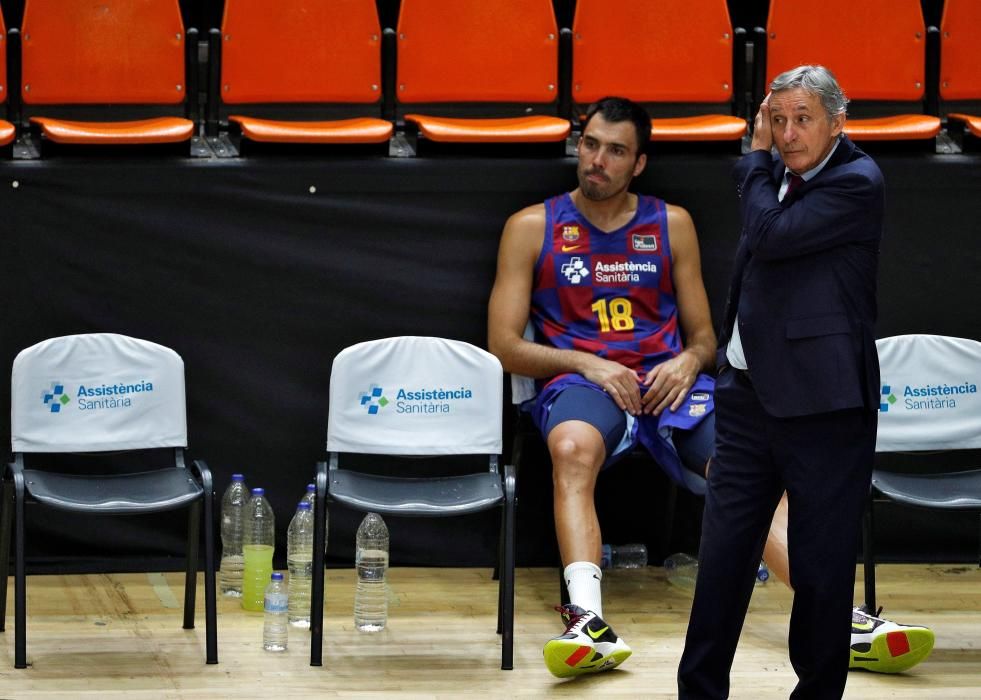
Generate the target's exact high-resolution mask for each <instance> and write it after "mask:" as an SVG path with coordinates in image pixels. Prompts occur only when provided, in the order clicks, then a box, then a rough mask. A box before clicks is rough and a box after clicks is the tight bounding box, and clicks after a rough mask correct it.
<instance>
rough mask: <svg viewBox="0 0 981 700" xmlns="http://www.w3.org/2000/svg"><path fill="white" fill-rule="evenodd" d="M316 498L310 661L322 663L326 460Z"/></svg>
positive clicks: (321, 465)
mask: <svg viewBox="0 0 981 700" xmlns="http://www.w3.org/2000/svg"><path fill="white" fill-rule="evenodd" d="M316 486H317V491H316V497H315V498H314V502H313V580H312V581H311V584H310V665H311V666H322V665H323V654H324V557H325V556H326V549H327V520H326V517H325V515H326V512H327V463H326V462H319V463H318V464H317V476H316Z"/></svg>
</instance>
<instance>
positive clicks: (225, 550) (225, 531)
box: [218, 474, 249, 598]
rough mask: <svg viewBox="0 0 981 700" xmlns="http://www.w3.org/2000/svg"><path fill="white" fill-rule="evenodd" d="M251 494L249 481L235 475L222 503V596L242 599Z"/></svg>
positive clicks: (220, 580) (220, 581) (239, 475)
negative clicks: (243, 546) (244, 553)
mask: <svg viewBox="0 0 981 700" xmlns="http://www.w3.org/2000/svg"><path fill="white" fill-rule="evenodd" d="M248 501H249V490H248V488H247V487H246V485H245V477H244V476H242V475H241V474H232V483H230V484H229V485H228V488H227V489H225V495H224V496H222V499H221V566H220V574H219V577H218V582H219V585H220V586H221V592H222V595H226V596H233V597H235V598H240V597H241V596H242V566H243V564H244V561H243V557H242V534H243V532H244V530H245V504H246V503H248Z"/></svg>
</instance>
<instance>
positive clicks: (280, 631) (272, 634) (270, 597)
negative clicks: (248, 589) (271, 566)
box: [262, 571, 289, 651]
mask: <svg viewBox="0 0 981 700" xmlns="http://www.w3.org/2000/svg"><path fill="white" fill-rule="evenodd" d="M262 602H263V610H265V620H264V622H263V625H262V648H263V649H265V650H266V651H286V641H287V638H288V636H289V629H288V628H287V626H286V618H287V615H288V610H289V594H288V593H287V591H286V583H285V582H284V581H283V575H282V574H281V573H279V572H278V571H277V572H275V573H273V574H270V575H269V585H268V586H266V590H265V593H264V595H263V598H262Z"/></svg>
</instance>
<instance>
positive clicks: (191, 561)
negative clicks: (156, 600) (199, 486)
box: [184, 502, 201, 630]
mask: <svg viewBox="0 0 981 700" xmlns="http://www.w3.org/2000/svg"><path fill="white" fill-rule="evenodd" d="M200 541H201V503H200V502H195V503H194V504H192V505H191V507H190V508H189V509H188V513H187V565H186V569H185V573H184V629H186V630H192V629H194V606H195V604H196V598H197V591H198V554H199V549H198V547H199V543H200Z"/></svg>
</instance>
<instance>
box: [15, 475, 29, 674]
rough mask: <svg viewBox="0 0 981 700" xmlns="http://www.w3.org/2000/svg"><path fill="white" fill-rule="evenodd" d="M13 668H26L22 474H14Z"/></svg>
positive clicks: (25, 583) (25, 582)
mask: <svg viewBox="0 0 981 700" xmlns="http://www.w3.org/2000/svg"><path fill="white" fill-rule="evenodd" d="M14 668H27V576H26V574H25V571H24V475H23V474H14Z"/></svg>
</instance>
